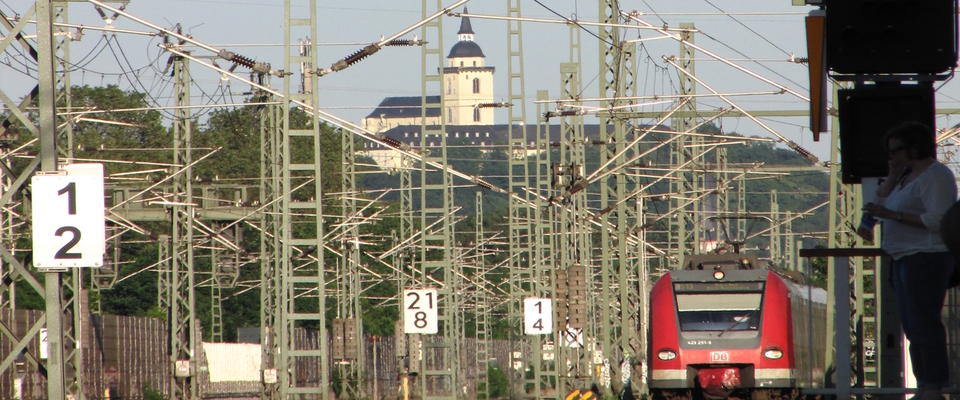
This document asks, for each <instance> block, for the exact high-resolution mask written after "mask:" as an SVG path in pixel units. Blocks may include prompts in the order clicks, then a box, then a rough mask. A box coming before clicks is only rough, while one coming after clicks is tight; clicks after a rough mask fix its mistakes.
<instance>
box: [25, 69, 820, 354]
mask: <svg viewBox="0 0 960 400" xmlns="http://www.w3.org/2000/svg"><path fill="white" fill-rule="evenodd" d="M256 100H257V99H254V98H251V99H247V102H248V103H250V104H249V105H247V106H242V107H235V108H220V107H215V106H211V107H210V108H201V109H192V110H191V116H192V117H191V118H192V119H191V128H192V129H191V143H190V145H191V147H192V149H193V158H194V159H195V160H196V159H199V158H200V157H202V156H205V155H208V154H209V153H211V152H212V153H213V154H212V155H210V156H209V157H208V158H206V159H205V160H204V161H202V162H200V163H198V164H196V165H195V166H194V167H193V171H192V175H193V176H192V177H190V178H191V179H194V181H195V182H198V184H200V183H203V182H220V183H227V182H229V183H231V184H235V185H237V186H246V187H250V188H254V189H253V190H254V191H256V190H257V189H256V188H258V187H259V183H260V176H261V171H260V169H261V158H260V157H261V156H260V153H261V123H262V122H263V121H262V120H261V117H262V115H264V114H263V113H262V111H264V108H265V107H269V106H266V105H262V104H257V103H256ZM156 103H157V101H156V99H152V98H150V97H149V96H148V95H145V94H140V93H136V92H127V91H123V90H121V89H119V88H118V87H116V86H107V87H89V86H82V87H74V88H72V92H71V107H70V109H71V111H72V112H73V114H69V115H67V116H65V118H69V122H70V123H72V126H73V143H72V147H71V148H72V151H73V155H74V158H75V159H76V160H77V162H103V163H104V165H105V172H106V174H107V175H108V176H110V175H112V174H117V173H134V172H136V171H147V172H143V173H134V174H129V175H122V177H115V178H110V179H108V180H107V185H108V187H109V186H110V185H126V186H130V185H134V186H135V185H138V184H139V185H142V186H143V187H146V186H147V185H149V184H151V183H152V182H154V181H157V180H160V179H163V178H165V177H167V176H168V174H170V173H171V171H172V169H171V168H170V167H169V165H170V164H171V163H172V162H173V147H174V143H173V138H174V134H173V129H172V128H171V127H170V126H169V125H170V124H169V121H171V120H172V119H173V117H174V111H172V110H168V109H155V108H154V109H151V108H150V106H151V105H152V104H156ZM65 106H66V104H60V107H61V109H65ZM31 117H32V118H36V115H35V112H34V113H33V114H31ZM104 121H109V122H110V123H104ZM65 122H67V120H66V119H64V120H62V121H61V123H65ZM165 122H166V123H165ZM309 124H310V118H309V115H307V114H305V113H303V112H300V111H299V110H293V111H291V114H290V126H291V127H293V128H305V127H308V126H309ZM320 131H321V158H322V168H323V176H322V179H321V182H322V186H323V190H324V193H332V194H333V193H339V192H341V182H342V162H341V155H342V152H341V136H340V133H339V132H337V131H336V130H335V129H333V128H332V127H330V126H327V125H321V126H320ZM705 131H706V132H708V133H710V132H712V131H715V132H719V129H718V128H717V127H715V126H708V127H707V128H706V130H705ZM9 132H10V133H13V134H14V136H16V135H18V136H19V137H17V138H16V140H15V141H13V142H9V143H7V145H8V146H11V147H10V148H16V147H17V146H19V145H21V144H25V143H27V142H28V141H29V140H30V139H32V135H31V134H30V133H29V131H27V130H26V129H24V128H23V127H22V126H20V125H19V124H18V123H14V124H12V125H11V126H10V128H9ZM727 135H729V134H727ZM448 144H449V148H448V162H449V163H450V164H451V166H452V167H453V168H455V169H457V170H459V171H464V172H468V173H471V174H479V175H481V176H483V177H484V179H485V180H487V181H489V182H491V183H493V184H494V185H496V186H498V187H501V188H507V187H508V179H507V175H508V152H507V151H506V148H505V147H496V146H488V147H486V148H479V147H475V146H467V142H466V141H465V140H464V141H462V142H461V141H456V140H451V141H450V142H449V143H448ZM180 145H181V146H182V145H184V144H183V143H181V144H180ZM59 146H60V147H61V149H63V151H66V148H65V146H66V144H65V143H62V142H61V143H59ZM356 148H358V149H362V148H363V143H362V141H359V139H358V142H357V145H356ZM727 149H728V150H727V157H728V160H729V162H730V163H748V162H754V161H763V162H765V165H766V166H785V165H793V166H804V165H809V163H808V162H807V161H806V160H805V159H804V158H802V157H800V156H799V155H797V154H796V153H794V152H792V151H790V150H785V149H781V148H777V147H774V146H772V145H770V144H766V143H752V144H748V145H744V146H727ZM310 151H311V150H310V149H308V148H300V147H296V146H294V147H292V152H293V154H292V155H291V158H293V159H310V160H312V157H313V154H312V153H310ZM554 151H556V150H554ZM599 151H600V147H599V146H588V148H587V149H586V158H587V162H586V163H587V165H586V167H585V171H587V172H589V171H593V170H595V169H597V168H599V165H600V161H599V160H600V153H599ZM555 155H558V154H555ZM554 159H557V158H554ZM654 159H655V160H656V161H655V162H656V163H657V164H660V165H669V151H668V150H664V151H660V152H658V153H657V154H656V156H655V158H654ZM26 162H27V160H26V159H15V160H14V161H12V165H13V167H14V168H13V170H14V171H19V170H22V168H23V167H24V166H25V165H26ZM531 163H532V161H531ZM358 164H359V165H360V166H358V170H360V171H362V173H360V174H359V175H358V178H357V179H358V186H360V188H361V190H362V191H364V192H365V194H366V197H368V198H374V197H377V196H379V194H380V191H382V190H385V189H391V188H398V187H399V182H400V181H399V177H398V176H397V175H396V174H387V173H382V172H381V173H368V172H373V171H376V168H374V167H371V166H370V165H372V164H373V160H372V159H369V158H366V157H363V156H359V158H358ZM412 178H413V179H412V182H413V183H414V186H417V185H419V182H420V177H419V171H417V170H414V171H413V173H412ZM828 181H829V180H828V179H827V175H826V174H823V173H820V172H799V173H791V174H789V175H786V176H783V177H781V178H779V179H766V180H755V181H750V183H749V186H748V189H747V191H748V193H749V194H748V196H747V199H746V202H747V208H748V209H749V210H752V211H767V210H769V207H770V201H769V191H770V189H776V190H777V191H778V193H779V194H780V196H779V200H780V201H779V204H780V211H781V212H784V211H787V210H790V211H801V210H806V209H808V208H810V207H812V206H813V205H815V204H818V203H819V202H822V201H823V200H825V199H826V198H827V197H826V195H825V194H824V193H825V192H826V190H827V186H828ZM453 183H454V184H455V185H457V188H456V189H455V200H454V203H455V206H457V207H459V208H460V211H459V212H458V213H459V216H460V217H462V218H461V219H460V222H459V223H458V224H457V227H456V231H457V241H458V242H460V243H461V244H464V245H466V244H467V243H469V242H471V241H473V240H475V238H474V232H475V218H476V217H475V205H476V193H477V191H478V190H481V191H482V196H483V212H484V216H483V219H484V230H485V231H486V232H487V233H488V234H492V233H495V232H502V233H503V234H502V235H501V237H506V232H507V231H508V229H507V228H508V226H507V223H508V216H509V215H508V204H509V203H508V199H507V197H506V196H505V195H503V194H498V193H495V192H494V191H490V190H484V189H478V188H477V187H476V186H474V185H469V184H468V182H465V181H459V180H455V181H454V182H453ZM640 183H641V184H643V181H641V182H640ZM307 192H312V190H307ZM650 192H651V193H654V194H656V193H662V194H668V193H669V187H668V186H667V184H666V183H665V182H664V183H660V184H657V185H654V186H653V187H652V188H651V189H650ZM418 196H419V194H418V193H416V191H415V193H414V204H415V205H419V204H420V199H419V197H418ZM255 197H256V196H254V198H255ZM108 201H109V200H108ZM428 201H439V199H428ZM323 202H324V214H325V215H337V214H338V213H340V201H339V197H337V196H335V195H330V196H325V197H324V199H323ZM398 203H399V194H398V193H397V192H396V191H393V192H391V193H388V194H387V195H385V196H384V197H383V198H382V199H381V204H378V205H377V206H376V207H371V208H370V209H368V210H367V211H366V213H367V214H368V215H369V214H372V213H373V212H376V210H377V209H379V208H383V207H386V208H387V210H386V211H385V212H383V213H382V218H379V220H378V222H377V223H376V224H365V225H362V226H361V228H360V229H361V234H362V235H363V238H364V241H365V243H367V245H366V247H365V248H364V253H365V254H364V256H363V259H362V260H361V261H362V262H363V263H364V265H365V266H366V267H368V268H370V269H371V270H373V271H374V272H376V273H378V274H381V275H382V276H384V280H383V281H382V282H377V283H376V284H374V285H372V286H370V287H368V288H366V289H365V292H364V297H363V300H361V307H362V308H363V310H364V315H363V324H364V331H365V332H366V333H368V334H373V335H390V334H393V329H394V323H395V321H396V320H397V318H398V310H397V307H396V306H395V305H390V306H386V305H385V304H389V303H390V302H389V301H386V300H384V299H388V298H391V297H393V296H394V295H395V294H396V293H397V290H398V288H397V286H396V283H395V282H393V281H392V277H393V276H394V272H393V271H392V270H391V269H390V268H388V267H386V266H385V265H383V264H382V263H380V262H379V261H377V260H373V259H370V258H369V257H368V256H367V255H366V253H370V254H379V253H382V252H384V251H386V249H388V248H390V247H391V246H392V244H391V243H390V240H389V238H390V237H391V234H392V232H393V231H399V220H398V214H399V206H398ZM668 206H669V205H668V204H667V203H666V202H656V201H652V202H650V204H649V205H648V208H649V209H650V210H651V211H650V212H655V211H659V212H665V211H666V208H667V207H668ZM21 222H28V221H21ZM334 222H335V221H333V219H328V220H326V221H325V223H326V224H332V223H334ZM418 223H419V221H418V219H415V224H418ZM142 225H143V226H144V227H145V228H146V229H148V230H150V231H153V232H161V233H168V232H169V230H170V224H169V223H156V222H153V223H149V222H145V223H143V224H142ZM25 226H29V225H28V224H26V225H25ZM824 227H826V208H824V209H822V210H820V211H819V212H818V213H816V214H814V215H813V216H810V217H807V218H804V219H802V220H798V221H797V222H795V223H794V225H793V229H794V231H800V232H802V231H822V230H824V229H825V228H824ZM659 228H660V229H663V228H664V227H663V226H661V227H659ZM120 246H121V253H122V263H121V265H120V266H119V276H120V281H119V282H118V283H117V284H116V285H115V286H114V287H113V288H112V289H110V290H104V291H103V292H102V293H100V294H99V297H96V296H97V295H96V294H93V295H92V296H93V298H92V299H91V301H100V304H101V312H103V313H107V314H117V315H136V316H155V317H163V316H164V315H165V311H164V310H161V309H159V307H158V301H157V297H158V293H157V273H156V271H155V270H150V269H149V268H148V267H149V266H151V265H153V264H155V263H156V262H157V261H158V246H157V243H156V241H155V240H151V239H150V238H148V237H145V236H143V235H139V234H136V233H125V234H124V235H123V236H122V240H121V244H120ZM241 246H242V247H243V249H244V250H245V251H246V252H248V253H249V254H256V253H258V252H259V251H260V245H259V236H258V233H257V232H256V231H253V230H247V231H246V232H245V234H244V240H243V243H241ZM16 248H17V249H21V250H19V251H18V252H17V253H16V256H17V257H18V258H20V259H21V261H24V262H25V263H26V264H29V262H28V261H29V251H27V250H22V249H29V248H30V242H29V237H27V236H19V237H18V242H17V244H16ZM500 253H501V255H499V256H491V257H488V258H487V261H488V262H490V263H496V262H499V261H501V260H502V259H503V258H504V257H505V255H504V254H503V253H504V252H500ZM202 254H203V252H202V250H198V252H197V255H196V256H195V260H194V265H195V269H196V270H197V271H199V273H200V274H201V275H202V274H209V273H210V272H211V261H210V257H209V256H204V255H202ZM325 259H326V260H335V259H336V257H335V256H334V255H332V254H328V255H327V256H326V257H325ZM328 269H329V268H328ZM500 270H501V271H502V272H495V273H493V274H491V275H489V276H488V277H487V278H488V279H490V280H491V281H492V282H493V283H494V284H501V283H502V281H503V280H504V279H506V278H507V276H508V275H507V272H506V268H501V269H500ZM36 276H40V277H41V279H42V274H36ZM206 276H209V275H206ZM331 278H332V277H331ZM89 279H90V278H89V274H85V286H86V287H90V281H89ZM202 280H203V279H198V281H202ZM259 280H260V265H259V263H256V262H254V263H250V264H247V265H245V266H243V268H241V269H240V277H239V279H238V282H239V283H240V284H239V285H238V287H237V288H232V289H224V290H223V291H222V296H223V299H224V300H223V302H222V311H223V312H222V323H223V332H224V338H225V339H226V340H227V341H232V340H236V336H237V328H240V327H256V326H259V320H260V305H261V299H260V290H259V289H258V288H257V287H256V286H257V285H259ZM329 280H330V279H328V281H329ZM196 296H197V298H196V304H197V309H196V315H197V316H198V317H199V318H200V320H201V321H202V323H203V328H204V329H203V332H204V334H205V335H208V336H209V334H210V332H211V329H210V325H211V320H212V317H211V288H210V287H209V286H201V287H197V288H196ZM16 297H17V298H16V301H17V306H18V307H19V308H37V309H41V308H43V307H44V303H43V300H42V298H41V297H40V295H39V294H37V293H34V291H33V290H31V289H30V288H29V286H27V285H19V286H18V287H17V290H16ZM334 303H335V302H330V301H328V302H327V304H328V307H331V308H330V309H328V310H327V313H326V314H327V317H328V319H332V318H333V313H334V308H333V307H334ZM393 304H395V303H393ZM494 312H495V313H501V312H502V313H504V314H505V312H506V310H495V311H494ZM466 319H467V321H465V324H464V326H465V329H466V331H467V334H468V335H472V333H473V331H474V325H475V323H474V322H473V321H472V319H473V316H472V315H470V314H467V315H466ZM492 320H493V321H497V322H496V324H495V326H494V336H495V337H505V335H506V331H507V327H506V322H507V321H506V319H505V318H493V319H492ZM207 339H209V337H207Z"/></svg>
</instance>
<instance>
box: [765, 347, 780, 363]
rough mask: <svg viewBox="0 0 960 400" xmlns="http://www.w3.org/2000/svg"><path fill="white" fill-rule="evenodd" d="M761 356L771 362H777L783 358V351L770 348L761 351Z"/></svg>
mask: <svg viewBox="0 0 960 400" xmlns="http://www.w3.org/2000/svg"><path fill="white" fill-rule="evenodd" d="M763 356H764V357H766V358H769V359H771V360H779V359H780V357H783V351H782V350H780V349H778V348H776V347H771V348H769V349H766V350H764V351H763Z"/></svg>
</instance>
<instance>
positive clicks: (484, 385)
mask: <svg viewBox="0 0 960 400" xmlns="http://www.w3.org/2000/svg"><path fill="white" fill-rule="evenodd" d="M475 226H476V235H475V236H474V238H475V243H476V244H477V254H476V258H475V260H474V268H473V271H474V273H473V278H474V280H475V281H476V282H477V285H476V286H475V288H474V293H473V298H474V300H473V301H474V303H473V317H474V320H475V321H476V322H475V324H476V329H475V331H476V336H477V338H476V340H475V341H474V343H475V345H474V346H475V351H474V363H475V366H476V369H477V375H476V397H477V398H478V399H480V398H484V399H486V398H489V397H490V396H489V395H490V381H489V380H488V378H489V377H488V375H487V367H488V365H489V360H490V343H491V342H490V339H492V337H491V336H490V335H489V332H488V329H489V328H490V311H491V310H490V308H491V307H490V306H491V302H490V301H489V300H488V299H487V292H486V290H485V289H486V273H487V265H486V263H485V255H486V252H487V248H488V247H489V245H488V244H487V237H486V235H485V234H484V230H483V192H481V191H479V190H478V191H477V202H476V225H475Z"/></svg>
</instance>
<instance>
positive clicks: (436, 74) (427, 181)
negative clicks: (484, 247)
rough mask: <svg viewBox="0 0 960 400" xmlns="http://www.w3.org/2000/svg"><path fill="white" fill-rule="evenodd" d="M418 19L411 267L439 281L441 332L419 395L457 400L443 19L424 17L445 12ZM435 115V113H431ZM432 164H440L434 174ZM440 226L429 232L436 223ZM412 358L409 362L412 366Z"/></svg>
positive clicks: (433, 3)
mask: <svg viewBox="0 0 960 400" xmlns="http://www.w3.org/2000/svg"><path fill="white" fill-rule="evenodd" d="M422 4H423V5H422V17H423V20H424V21H428V22H426V23H424V24H423V25H422V26H421V30H420V32H421V37H422V38H423V40H424V41H426V43H424V45H423V46H421V47H420V50H421V51H420V55H421V100H420V101H421V109H420V110H421V114H420V121H421V126H420V154H422V155H423V156H422V157H423V158H422V161H421V163H420V208H419V211H420V228H421V233H420V237H419V239H420V240H419V246H420V247H419V251H418V253H419V254H418V259H417V260H416V262H415V263H414V265H416V266H417V269H418V270H419V271H418V272H419V275H420V277H421V278H422V281H421V282H422V284H423V285H424V286H427V283H426V282H427V279H428V277H436V275H440V277H439V278H437V279H439V280H440V282H441V286H440V287H439V288H437V295H438V300H437V310H438V313H439V314H438V319H439V332H438V335H436V336H434V337H424V338H423V340H422V342H421V345H422V349H423V350H422V353H421V354H422V355H423V357H422V358H421V359H420V360H419V362H420V377H419V383H420V385H419V386H420V397H421V398H422V399H425V400H441V399H455V398H456V397H457V392H458V391H460V390H461V388H460V385H459V378H460V377H462V376H463V374H462V372H461V367H460V343H461V338H460V324H461V323H462V321H460V313H459V307H460V293H459V290H460V288H459V285H458V284H457V282H458V280H459V279H460V271H459V268H460V261H459V260H457V259H456V255H455V254H454V248H453V246H454V226H453V224H454V219H453V218H452V217H448V216H450V215H452V214H453V182H452V176H451V175H450V174H449V173H447V168H446V166H447V165H448V163H447V135H446V123H447V118H449V114H450V112H451V110H447V108H446V105H445V97H446V96H445V93H446V91H445V90H444V88H443V67H444V56H443V50H444V48H443V29H442V26H443V25H442V19H433V20H429V18H428V16H430V15H432V14H434V13H436V12H438V11H440V10H443V6H442V4H441V2H440V0H423V2H422ZM430 93H439V94H440V101H439V102H438V103H428V102H427V96H428V95H429V94H430ZM431 111H433V112H431ZM430 114H434V115H439V116H440V121H439V122H438V123H437V124H436V125H428V121H427V115H430ZM430 136H434V137H436V138H439V148H436V147H434V148H431V149H429V150H428V148H427V147H428V143H429V142H428V139H429V138H430ZM431 164H433V165H440V166H441V168H440V169H439V170H436V169H435V168H434V167H432V166H431ZM438 221H439V222H440V226H439V227H437V228H436V229H433V230H430V229H428V228H427V227H428V226H429V225H431V224H433V223H435V222H438ZM412 362H413V360H411V363H412Z"/></svg>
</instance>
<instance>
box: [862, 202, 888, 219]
mask: <svg viewBox="0 0 960 400" xmlns="http://www.w3.org/2000/svg"><path fill="white" fill-rule="evenodd" d="M863 211H864V212H865V213H867V214H870V215H871V216H873V217H876V218H882V219H889V218H888V217H889V216H891V215H893V214H894V212H893V210H890V209H889V208H886V207H884V206H881V205H879V204H874V203H867V204H865V205H864V206H863Z"/></svg>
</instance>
